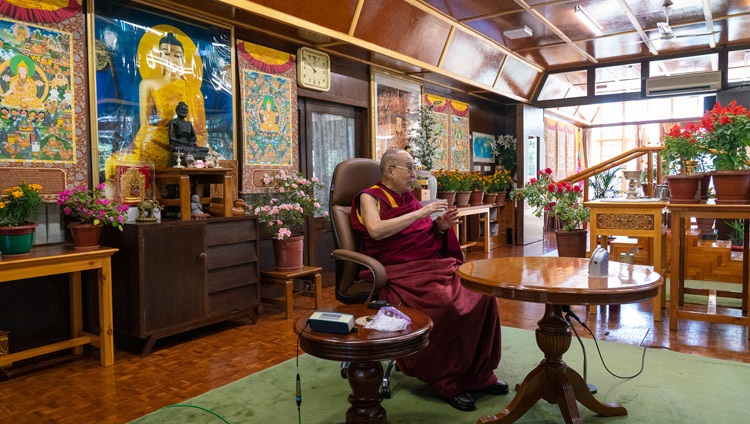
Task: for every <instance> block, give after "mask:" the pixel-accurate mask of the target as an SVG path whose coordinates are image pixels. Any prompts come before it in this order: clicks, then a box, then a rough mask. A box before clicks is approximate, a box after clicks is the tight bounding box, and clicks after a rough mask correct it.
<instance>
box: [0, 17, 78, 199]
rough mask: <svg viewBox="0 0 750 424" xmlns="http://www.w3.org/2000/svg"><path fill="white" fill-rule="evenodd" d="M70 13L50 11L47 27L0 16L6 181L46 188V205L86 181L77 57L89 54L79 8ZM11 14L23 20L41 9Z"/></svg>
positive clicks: (1, 145)
mask: <svg viewBox="0 0 750 424" xmlns="http://www.w3.org/2000/svg"><path fill="white" fill-rule="evenodd" d="M73 6H77V7H71V8H65V10H64V11H54V10H52V11H48V12H49V13H47V14H46V15H45V16H46V19H45V20H46V21H47V23H43V24H38V23H30V22H25V21H21V20H14V19H12V17H8V16H0V162H2V163H3V166H2V169H3V176H2V178H3V181H4V184H9V183H11V182H14V183H17V182H20V181H14V180H16V179H18V178H21V176H22V175H23V178H25V179H26V180H27V182H34V183H38V184H40V185H41V186H42V194H43V196H44V197H45V200H52V197H48V196H54V194H55V193H57V192H59V191H61V190H63V189H65V188H66V187H67V186H68V184H70V185H72V184H75V183H79V182H82V183H85V182H86V181H87V177H88V171H87V164H86V161H85V158H86V156H87V155H86V139H85V134H86V127H87V125H88V119H87V117H86V116H87V110H88V109H87V105H86V102H85V98H86V85H85V83H84V81H85V75H84V73H85V72H84V70H85V63H84V60H85V59H84V57H83V56H80V55H74V54H73V53H74V52H76V51H77V52H81V51H83V50H84V45H83V39H85V37H84V28H85V26H84V20H83V15H82V13H81V10H80V5H77V4H74V5H73ZM12 12H13V13H17V14H18V16H17V17H19V18H20V17H24V16H36V15H35V13H36V12H37V9H35V6H34V5H33V4H28V5H25V6H24V5H19V7H18V8H16V9H13V10H12ZM58 12H59V13H58ZM7 171H9V174H8V175H5V174H6V173H7ZM29 178H33V181H29ZM12 180H13V181H12Z"/></svg>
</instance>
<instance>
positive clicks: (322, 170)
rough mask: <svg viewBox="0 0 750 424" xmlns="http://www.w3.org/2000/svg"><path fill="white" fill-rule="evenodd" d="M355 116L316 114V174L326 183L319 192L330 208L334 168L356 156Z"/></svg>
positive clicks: (322, 200) (325, 206)
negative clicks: (330, 189) (329, 201)
mask: <svg viewBox="0 0 750 424" xmlns="http://www.w3.org/2000/svg"><path fill="white" fill-rule="evenodd" d="M354 122H355V119H354V118H350V117H345V116H340V115H332V114H326V113H316V112H313V113H312V138H313V140H312V144H313V148H312V154H313V176H315V177H317V178H318V179H319V180H320V181H322V182H323V183H324V184H325V187H323V189H321V190H319V191H316V192H315V197H317V198H318V200H319V201H320V204H321V206H322V210H324V211H327V210H328V190H329V185H330V183H331V180H332V177H333V170H334V168H335V167H336V165H337V164H338V163H339V162H342V161H344V160H346V159H349V158H353V157H354Z"/></svg>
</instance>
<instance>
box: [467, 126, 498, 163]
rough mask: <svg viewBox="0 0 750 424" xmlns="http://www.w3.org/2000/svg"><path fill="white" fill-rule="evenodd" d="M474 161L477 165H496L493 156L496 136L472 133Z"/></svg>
mask: <svg viewBox="0 0 750 424" xmlns="http://www.w3.org/2000/svg"><path fill="white" fill-rule="evenodd" d="M472 140H473V142H472V146H471V151H472V160H473V161H474V162H475V163H477V162H478V163H494V162H495V158H494V157H493V156H492V143H494V142H495V136H494V135H491V134H483V133H478V132H474V133H472Z"/></svg>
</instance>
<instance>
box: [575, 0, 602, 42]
mask: <svg viewBox="0 0 750 424" xmlns="http://www.w3.org/2000/svg"><path fill="white" fill-rule="evenodd" d="M575 13H576V17H577V18H578V20H580V21H581V22H583V24H584V25H586V26H587V27H589V29H590V30H591V31H594V34H596V35H604V32H602V27H601V26H600V25H599V24H598V23H596V21H594V20H593V19H591V16H589V15H588V14H587V13H586V11H585V10H583V8H582V7H581V5H578V4H577V5H576V9H575Z"/></svg>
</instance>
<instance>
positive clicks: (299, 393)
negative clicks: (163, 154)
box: [294, 323, 309, 424]
mask: <svg viewBox="0 0 750 424" xmlns="http://www.w3.org/2000/svg"><path fill="white" fill-rule="evenodd" d="M308 325H309V323H308V324H305V326H304V327H303V328H302V331H305V329H306V328H307V326H308ZM302 331H300V334H302ZM299 340H300V335H299V334H298V335H297V360H296V364H297V378H296V392H295V395H294V400H295V401H296V402H297V422H298V423H299V424H302V408H301V406H302V382H301V381H300V377H299Z"/></svg>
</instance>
